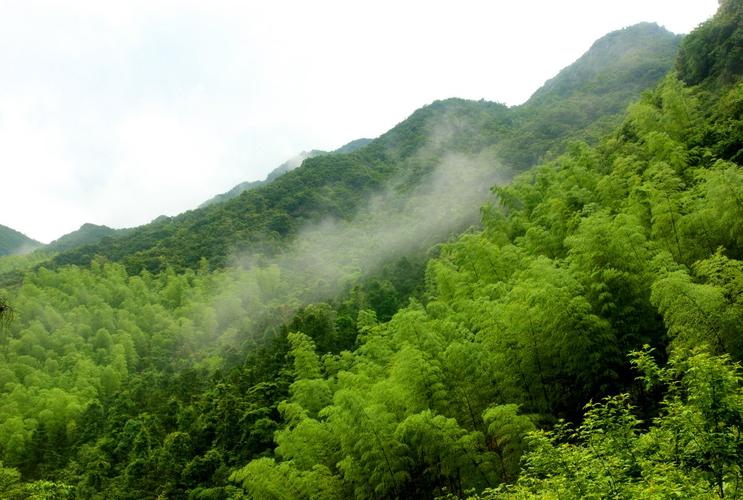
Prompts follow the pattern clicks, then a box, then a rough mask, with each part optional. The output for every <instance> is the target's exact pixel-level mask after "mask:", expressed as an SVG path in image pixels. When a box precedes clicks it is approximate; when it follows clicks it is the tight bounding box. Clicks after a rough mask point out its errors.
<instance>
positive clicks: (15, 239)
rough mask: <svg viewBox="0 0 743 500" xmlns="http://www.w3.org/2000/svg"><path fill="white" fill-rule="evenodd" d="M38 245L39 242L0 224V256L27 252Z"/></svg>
mask: <svg viewBox="0 0 743 500" xmlns="http://www.w3.org/2000/svg"><path fill="white" fill-rule="evenodd" d="M40 246H42V245H41V243H39V242H38V241H36V240H32V239H31V238H29V237H28V236H26V235H25V234H22V233H19V232H18V231H16V230H15V229H11V228H9V227H7V226H3V225H0V256H3V255H15V254H24V253H29V252H31V251H33V250H35V249H36V248H39V247H40Z"/></svg>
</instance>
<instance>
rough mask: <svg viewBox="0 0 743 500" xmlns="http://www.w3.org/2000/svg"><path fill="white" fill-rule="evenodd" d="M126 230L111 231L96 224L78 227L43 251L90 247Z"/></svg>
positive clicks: (62, 250)
mask: <svg viewBox="0 0 743 500" xmlns="http://www.w3.org/2000/svg"><path fill="white" fill-rule="evenodd" d="M123 232H126V230H122V229H112V228H110V227H108V226H98V225H96V224H90V223H86V224H83V225H82V226H80V229H78V230H77V231H73V232H71V233H68V234H65V235H64V236H61V237H60V238H58V239H56V240H54V241H52V242H51V243H49V244H48V245H47V246H46V247H45V250H48V251H51V252H64V251H66V250H70V249H73V248H77V247H80V246H83V245H92V244H95V243H98V242H99V241H100V240H102V239H103V238H107V237H109V236H115V235H117V234H122V233H123Z"/></svg>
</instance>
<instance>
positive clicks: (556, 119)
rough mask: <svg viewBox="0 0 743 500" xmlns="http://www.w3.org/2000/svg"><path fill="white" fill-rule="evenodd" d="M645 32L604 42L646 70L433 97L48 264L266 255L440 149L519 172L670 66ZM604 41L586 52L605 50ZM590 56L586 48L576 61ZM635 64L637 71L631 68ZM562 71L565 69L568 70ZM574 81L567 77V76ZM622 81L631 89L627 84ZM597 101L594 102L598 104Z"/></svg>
mask: <svg viewBox="0 0 743 500" xmlns="http://www.w3.org/2000/svg"><path fill="white" fill-rule="evenodd" d="M637 29H638V30H640V31H642V32H643V33H644V32H647V36H645V37H643V38H642V40H641V42H640V43H641V44H642V46H643V47H642V48H636V47H635V45H636V44H637V43H638V42H637V41H634V42H633V40H634V38H635V37H634V34H635V33H634V30H633V29H632V28H630V29H625V30H620V31H619V32H613V33H612V34H609V35H607V36H605V37H602V39H601V40H605V41H607V42H606V43H608V44H609V45H611V44H618V45H619V46H620V47H621V48H622V50H625V51H630V52H631V51H636V52H638V53H640V54H644V53H650V54H656V55H657V57H655V58H654V59H653V61H652V64H651V67H653V68H656V69H657V71H652V72H649V71H647V68H648V65H647V64H646V61H643V60H642V58H641V57H640V60H636V59H637V58H634V59H633V58H629V60H622V59H621V58H619V59H617V58H614V59H612V60H611V61H609V63H608V65H607V64H603V65H602V68H601V71H599V74H606V73H607V72H609V73H612V72H613V74H616V75H620V76H621V77H622V78H623V79H622V80H618V81H613V82H612V86H610V87H609V88H602V89H601V92H600V93H597V91H596V89H595V86H592V85H590V83H591V82H588V83H589V84H586V85H579V83H580V82H581V81H582V80H580V79H579V81H578V82H577V83H576V82H573V83H572V84H571V85H572V86H573V87H575V88H576V91H575V92H574V93H573V94H571V95H570V96H569V98H565V97H564V96H563V95H559V93H558V92H557V91H554V90H550V87H555V86H557V87H559V85H558V83H559V82H560V81H561V80H564V79H566V78H568V76H570V73H571V68H574V66H573V65H571V66H568V67H567V68H565V69H563V70H562V71H561V72H560V73H558V75H556V77H555V78H553V79H551V80H550V82H551V83H550V84H546V85H547V90H542V91H537V92H536V93H535V95H534V97H533V98H531V99H530V100H529V101H527V102H526V103H525V104H523V105H521V106H518V107H515V108H508V107H506V106H504V105H502V104H499V103H492V102H487V101H467V100H463V99H456V98H450V99H446V100H440V101H434V102H433V103H431V104H429V105H427V106H424V107H423V108H420V109H418V110H416V111H415V112H413V113H412V114H411V115H410V116H409V117H408V118H407V119H405V120H403V121H402V122H400V123H398V124H397V125H395V126H394V127H392V128H391V129H390V130H389V131H388V132H386V133H384V134H382V135H381V136H380V137H378V138H376V139H374V140H372V141H370V142H368V143H366V144H363V145H362V147H359V148H358V149H354V150H353V151H351V152H343V153H333V154H325V155H320V156H315V157H312V158H307V159H305V160H303V162H302V166H301V167H300V168H296V169H294V170H291V171H289V172H287V173H285V174H284V175H280V176H278V177H277V178H275V179H273V181H272V182H269V183H266V184H263V185H260V186H257V187H255V188H252V189H248V190H246V191H242V192H240V193H239V194H238V195H237V196H236V197H234V198H232V199H228V200H226V201H225V202H223V203H218V204H216V205H210V206H206V207H203V208H200V209H198V208H197V209H194V210H190V211H187V212H184V213H183V214H180V215H178V216H176V217H172V218H169V219H167V220H161V221H155V222H153V223H152V224H150V225H145V226H140V227H139V228H136V229H135V230H133V231H132V232H131V233H129V234H127V235H123V236H121V237H114V238H109V239H105V240H103V241H101V242H99V243H98V244H95V245H88V246H86V247H82V248H80V249H78V250H73V251H70V252H65V253H62V254H60V255H59V256H57V257H55V259H54V261H53V262H54V264H56V265H62V264H69V263H73V264H86V263H88V262H90V260H91V259H92V258H93V256H95V255H102V256H104V257H106V258H108V259H110V260H115V261H118V260H122V261H124V262H125V263H126V264H127V267H128V268H129V269H130V270H131V271H137V270H140V269H148V270H150V271H157V270H159V269H162V268H163V265H165V264H166V263H167V264H169V265H173V266H175V267H176V268H188V267H190V268H194V267H196V266H198V265H199V264H198V263H199V261H200V260H201V258H202V257H206V258H207V259H209V261H210V263H211V265H213V266H216V267H222V266H224V265H225V264H226V263H227V260H228V256H229V255H230V254H233V253H235V252H241V253H244V252H258V253H272V252H275V251H277V249H279V248H280V247H281V246H282V245H283V243H282V242H284V241H285V240H287V241H288V239H291V237H292V235H295V234H296V233H297V231H298V230H299V228H300V227H301V226H302V225H303V224H305V223H306V222H308V221H311V220H319V219H321V218H323V217H336V218H341V219H347V218H349V217H352V216H353V214H354V213H355V212H356V210H357V209H358V207H359V206H360V204H361V203H362V201H363V200H364V199H366V198H367V197H368V196H370V195H371V194H372V193H373V192H375V191H376V190H378V189H381V188H382V187H383V186H385V185H386V184H387V183H389V182H391V181H392V179H394V178H396V177H400V176H401V175H402V176H403V177H406V178H407V180H405V181H402V182H403V184H406V183H407V185H411V184H414V183H415V182H419V181H420V179H422V178H423V177H424V176H425V175H426V174H427V173H428V172H430V171H431V170H432V169H433V168H434V166H435V165H436V164H437V162H439V161H441V155H442V154H443V153H445V152H456V153H461V154H474V155H478V154H481V153H482V152H483V151H486V150H487V151H491V150H492V156H493V158H497V159H498V163H503V164H504V165H506V166H507V167H509V168H511V169H513V170H515V171H519V170H523V169H525V168H528V167H529V166H531V165H534V164H536V163H537V162H538V161H540V160H541V159H542V158H544V157H545V155H547V156H549V155H550V154H557V153H559V152H560V146H559V145H560V144H561V143H563V142H564V141H565V140H566V139H578V140H588V141H589V142H590V141H592V140H593V141H595V140H596V139H597V138H598V137H600V136H601V135H603V134H604V133H606V132H607V131H608V130H609V129H610V128H611V127H612V126H613V125H615V124H617V123H618V122H619V120H620V119H621V114H622V111H621V110H623V109H624V107H625V106H626V105H627V104H628V103H629V101H630V100H631V99H633V98H636V97H638V96H639V93H640V92H641V91H642V90H644V88H649V87H651V86H652V85H654V84H655V83H657V81H658V79H659V78H660V76H662V74H664V73H665V72H666V71H667V70H668V69H670V67H671V66H672V64H673V56H674V54H675V49H676V46H677V43H678V39H677V37H676V35H673V34H672V33H670V32H668V31H666V30H663V29H661V28H658V27H657V26H655V27H652V26H649V27H648V26H645V27H640V28H637ZM603 45H605V43H603V42H602V44H599V45H598V46H596V47H592V50H594V51H595V50H606V48H605V47H604V46H603ZM586 58H588V59H589V60H590V59H591V50H589V51H588V52H587V53H586V54H584V55H583V56H582V57H581V58H580V59H579V60H578V61H577V62H576V64H578V63H579V62H580V61H585V60H586ZM638 71H639V73H640V74H639V75H638V74H637V72H638ZM566 75H568V76H566ZM573 80H574V79H573ZM624 86H627V87H629V88H630V90H629V91H625V89H624ZM599 101H600V104H597V102H599Z"/></svg>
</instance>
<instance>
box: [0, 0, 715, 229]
mask: <svg viewBox="0 0 743 500" xmlns="http://www.w3.org/2000/svg"><path fill="white" fill-rule="evenodd" d="M716 8H717V0H623V1H616V0H611V1H604V0H562V1H555V0H545V1H541V0H532V1H523V0H522V1H516V0H512V1H501V0H489V1H467V0H460V1H458V2H453V1H450V2H437V1H432V0H428V1H405V2H403V1H402V0H396V1H386V0H376V1H374V2H368V1H367V2H363V3H362V2H355V1H352V0H345V1H322V0H312V1H296V2H287V1H276V0H270V1H268V0H264V1H247V0H244V1H234V2H229V1H216V0H209V1H199V2H195V1H194V2H190V1H177V2H176V1H164V0H145V1H136V0H126V1H114V0H111V1H107V0H91V1H78V0H68V1H65V2H57V1H52V0H49V1H35V0H0V172H2V177H0V179H1V181H0V182H2V190H1V191H0V224H4V225H6V226H10V227H12V228H14V229H17V230H19V231H21V232H23V233H25V234H26V235H28V236H30V237H32V238H35V239H38V240H40V241H43V242H49V241H51V240H53V239H55V238H58V237H59V236H61V235H62V234H65V233H68V232H70V231H73V230H75V229H77V228H78V227H79V226H80V225H81V224H83V223H84V222H93V223H96V224H106V225H108V226H112V227H130V226H134V225H139V224H144V223H146V222H149V221H150V220H152V219H154V218H155V217H157V216H158V215H161V214H166V215H176V214H178V213H180V212H183V211H184V210H187V209H190V208H193V207H195V206H197V205H198V204H199V203H201V202H202V201H204V200H206V199H208V198H210V197H211V196H213V195H214V194H216V193H219V192H223V191H226V190H228V189H229V188H231V187H232V186H233V185H235V184H237V183H239V182H242V181H245V180H256V179H262V178H264V177H265V175H266V174H267V173H268V172H269V171H271V170H272V169H273V168H275V167H276V166H278V165H279V164H281V163H282V162H283V161H284V160H286V159H288V158H289V157H291V156H294V155H295V154H297V153H299V152H300V151H303V150H309V149H326V150H329V149H335V148H337V147H339V146H341V145H343V144H344V143H346V142H348V141H351V140H352V139H356V138H359V137H376V136H378V135H380V134H381V133H383V132H385V131H386V130H388V129H389V128H391V127H392V126H394V125H395V124H396V123H398V122H400V121H402V120H403V119H405V118H406V117H407V116H408V115H409V114H410V113H412V112H413V111H414V110H415V109H416V108H419V107H420V106H423V105H425V104H428V103H430V102H431V101H433V100H436V99H443V98H447V97H463V98H470V99H481V98H484V99H487V100H492V101H500V102H505V103H506V104H509V105H515V104H519V103H521V102H523V101H524V100H526V99H527V98H528V97H529V95H530V94H531V93H532V92H534V91H535V90H536V89H537V88H538V87H539V86H540V85H541V84H542V83H544V81H545V80H546V79H548V78H550V77H552V76H554V75H555V74H556V73H557V72H558V71H559V70H560V69H561V68H563V67H565V66H567V65H568V64H570V63H571V62H573V61H574V60H575V59H577V58H578V57H580V55H581V54H582V53H583V52H585V51H586V50H587V49H588V48H589V47H590V46H591V44H592V43H593V41H594V40H596V39H597V38H599V37H601V36H603V35H604V34H606V33H608V32H609V31H613V30H616V29H619V28H622V27H625V26H628V25H631V24H635V23H637V22H640V21H655V22H657V23H658V24H660V25H663V26H665V27H667V28H668V29H669V30H671V31H673V32H676V33H686V32H689V31H690V30H691V29H693V28H694V27H695V26H696V25H697V24H699V23H701V22H702V21H704V20H705V19H707V18H708V17H710V16H711V15H712V14H714V11H715V10H716Z"/></svg>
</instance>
